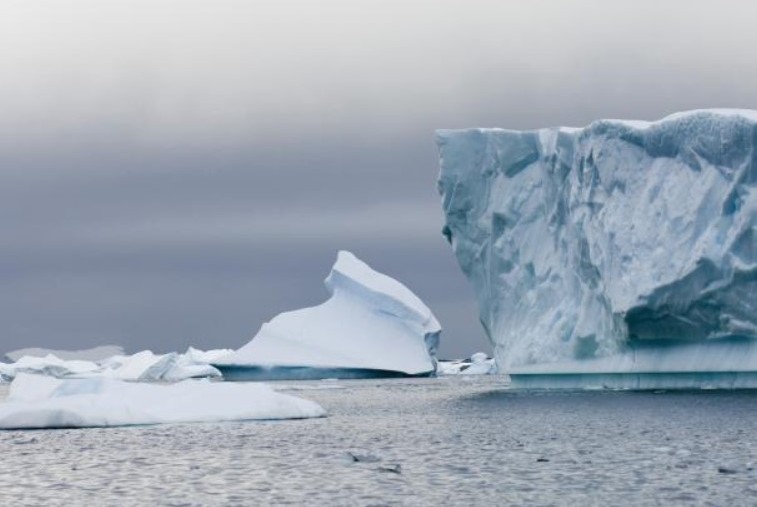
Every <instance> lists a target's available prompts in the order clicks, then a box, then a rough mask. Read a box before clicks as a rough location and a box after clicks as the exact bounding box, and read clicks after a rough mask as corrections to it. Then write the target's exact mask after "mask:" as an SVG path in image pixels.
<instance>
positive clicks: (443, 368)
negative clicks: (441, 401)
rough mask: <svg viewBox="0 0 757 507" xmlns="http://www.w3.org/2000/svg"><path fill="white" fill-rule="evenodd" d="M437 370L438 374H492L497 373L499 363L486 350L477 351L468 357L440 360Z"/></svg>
mask: <svg viewBox="0 0 757 507" xmlns="http://www.w3.org/2000/svg"><path fill="white" fill-rule="evenodd" d="M436 372H437V374H438V375H492V374H494V373H497V365H496V363H495V362H494V359H493V358H490V357H488V356H487V355H486V354H485V353H484V352H476V353H475V354H473V355H471V357H470V358H468V359H460V360H453V361H442V360H440V361H438V364H437V368H436Z"/></svg>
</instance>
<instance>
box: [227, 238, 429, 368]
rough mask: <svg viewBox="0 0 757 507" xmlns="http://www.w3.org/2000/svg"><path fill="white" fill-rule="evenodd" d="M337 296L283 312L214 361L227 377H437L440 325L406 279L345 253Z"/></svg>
mask: <svg viewBox="0 0 757 507" xmlns="http://www.w3.org/2000/svg"><path fill="white" fill-rule="evenodd" d="M325 285H326V288H327V289H328V291H329V293H330V294H331V297H330V298H329V299H328V300H327V301H326V302H324V303H322V304H320V305H318V306H314V307H311V308H305V309H301V310H296V311H292V312H286V313H282V314H280V315H278V316H276V317H275V318H274V319H273V320H271V321H270V322H267V323H265V324H263V326H262V327H261V328H260V331H258V333H257V334H256V335H255V337H254V338H253V339H252V341H250V342H249V343H248V344H247V345H245V346H243V347H242V348H240V349H239V350H237V351H236V352H234V353H233V354H230V355H228V356H226V357H223V358H221V359H218V360H216V361H214V362H213V363H212V364H213V365H214V366H215V367H217V368H218V369H219V370H221V372H222V373H223V376H224V378H225V379H227V380H250V379H323V378H375V377H397V376H431V375H433V374H434V372H435V371H436V359H435V357H436V349H437V347H438V345H439V336H440V333H441V326H440V325H439V322H438V321H437V320H436V317H434V315H433V313H432V312H431V310H429V308H428V307H427V306H426V305H425V304H423V302H422V301H421V300H420V299H419V298H418V297H417V296H416V295H415V294H413V293H412V292H411V291H410V289H408V288H407V287H405V286H404V285H402V284H401V283H400V282H398V281H396V280H394V279H392V278H390V277H388V276H386V275H383V274H381V273H378V272H376V271H374V270H373V269H371V268H370V267H369V266H368V265H367V264H365V263H364V262H362V261H361V260H359V259H358V258H357V257H355V256H354V255H353V254H351V253H350V252H346V251H340V252H339V253H338V255H337V260H336V263H335V264H334V266H333V267H332V269H331V273H330V274H329V275H328V277H327V278H326V280H325Z"/></svg>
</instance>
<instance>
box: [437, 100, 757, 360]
mask: <svg viewBox="0 0 757 507" xmlns="http://www.w3.org/2000/svg"><path fill="white" fill-rule="evenodd" d="M437 143H438V145H439V150H440V157H441V172H440V176H439V191H440V193H441V194H442V196H443V206H444V213H445V215H446V225H445V227H444V233H445V235H446V236H447V237H448V239H449V240H450V243H451V244H452V248H453V250H454V252H455V255H456V256H457V259H458V262H459V264H460V266H461V267H462V269H463V271H464V272H465V274H466V275H467V276H468V278H469V279H470V280H471V282H472V283H473V286H474V289H475V292H476V296H477V299H478V305H479V309H480V317H481V321H482V323H483V325H484V327H485V328H486V331H487V333H488V335H489V337H490V339H491V340H492V342H493V344H494V346H495V355H496V357H497V360H498V363H499V365H500V367H504V368H505V369H507V368H512V367H518V366H523V365H532V364H539V363H551V362H563V361H565V360H577V359H592V358H598V357H604V356H611V355H614V354H616V353H623V352H628V351H629V350H630V351H632V350H634V349H635V348H636V344H651V343H665V344H670V343H675V342H677V341H686V342H687V343H691V342H703V341H705V340H707V341H709V340H717V339H733V338H734V337H740V339H742V340H743V339H744V338H747V339H755V338H757V233H756V231H755V228H756V227H757V225H756V224H757V188H756V182H757V158H756V157H757V155H756V154H755V147H756V146H757V112H755V111H739V110H737V111H730V110H728V111H725V110H707V111H692V112H688V113H680V114H676V115H673V116H670V117H667V118H665V119H663V120H660V121H657V122H652V123H647V122H630V121H617V120H601V121H597V122H594V123H592V124H591V125H589V126H588V127H586V128H583V129H567V128H552V129H542V130H536V131H526V132H518V131H511V130H501V129H470V130H454V131H452V130H443V131H439V132H438V133H437ZM727 341H728V340H724V343H725V342H727ZM755 343H757V342H755ZM665 350H670V349H669V348H666V349H665ZM755 366H757V365H755ZM692 368H696V365H693V366H692Z"/></svg>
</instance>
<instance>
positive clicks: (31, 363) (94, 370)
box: [0, 347, 232, 382]
mask: <svg viewBox="0 0 757 507" xmlns="http://www.w3.org/2000/svg"><path fill="white" fill-rule="evenodd" d="M29 350H31V349H29ZM38 350H44V349H38ZM92 350H94V349H92ZM230 352H232V351H231V350H230V349H218V350H209V351H202V350H197V349H194V348H192V347H190V348H189V349H188V350H187V352H185V353H184V354H177V353H176V352H171V353H168V354H154V353H153V352H152V351H149V350H143V351H141V352H137V353H136V354H133V355H115V356H111V357H108V358H106V359H103V360H101V361H99V362H92V361H82V360H75V359H69V360H63V359H60V358H58V357H57V356H54V355H52V354H49V355H47V356H45V357H36V356H23V357H21V358H20V359H18V360H17V361H16V362H14V363H10V364H5V363H0V381H10V380H12V379H13V378H14V377H15V376H16V374H18V373H36V374H40V375H49V376H52V377H57V378H84V377H98V376H103V377H109V378H117V379H121V380H134V381H139V382H154V381H178V380H184V379H188V378H205V377H207V378H212V377H220V376H221V372H219V371H218V370H217V369H216V368H214V367H213V366H211V365H210V364H209V362H210V361H212V360H214V359H216V358H219V357H222V356H224V355H228V354H229V353H230Z"/></svg>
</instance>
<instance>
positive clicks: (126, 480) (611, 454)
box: [0, 377, 757, 506]
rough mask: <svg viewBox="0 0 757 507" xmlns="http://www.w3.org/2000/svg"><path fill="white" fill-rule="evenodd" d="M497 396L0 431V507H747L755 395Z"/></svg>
mask: <svg viewBox="0 0 757 507" xmlns="http://www.w3.org/2000/svg"><path fill="white" fill-rule="evenodd" d="M502 382H503V381H502V380H501V379H498V378H494V377H487V378H470V377H468V378H441V379H412V380H373V381H343V382H337V383H335V382H331V383H319V382H297V383H296V384H294V383H290V384H285V383H281V384H278V385H279V386H282V387H285V388H286V389H287V392H290V393H291V394H295V395H299V396H303V397H305V398H310V399H312V400H315V401H317V402H319V403H321V404H322V405H323V407H324V408H326V409H327V410H328V411H329V413H330V416H329V417H328V418H326V419H310V420H300V421H281V422H267V423H260V422H249V423H224V424H187V425H164V426H149V427H132V428H109V429H86V430H55V431H14V432H0V500H2V501H3V504H6V505H7V504H16V505H42V504H65V503H69V504H74V505H83V504H88V505H149V504H154V505H319V506H320V505H413V506H414V505H466V506H470V505H506V504H523V505H607V504H633V505H647V504H652V505H653V504H655V503H662V504H697V505H700V504H708V503H709V504H713V505H755V504H757V471H755V470H754V467H753V466H751V465H750V464H751V463H754V462H757V438H755V435H757V431H756V430H757V392H744V391H742V392H723V391H715V392H712V391H698V392H683V393H672V392H671V393H651V392H646V393H638V392H594V391H592V392H567V393H545V392H542V393H534V392H532V393H525V392H514V391H508V390H506V389H505V388H503V387H502ZM335 384H336V385H338V386H344V388H342V389H335V388H333V387H334V385H335ZM320 386H326V387H331V388H328V389H316V388H317V387H320ZM0 389H2V391H0V397H2V396H4V395H5V394H4V393H5V392H7V387H3V388H0ZM750 468H752V469H751V470H750Z"/></svg>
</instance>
